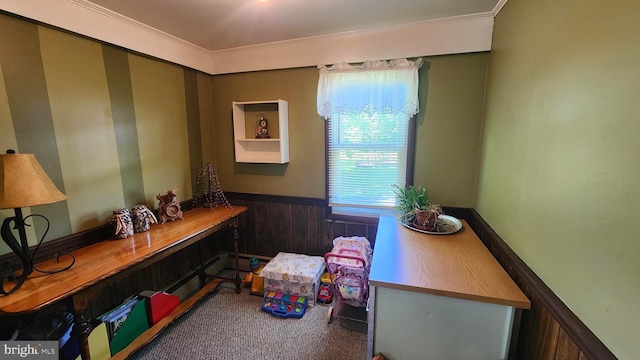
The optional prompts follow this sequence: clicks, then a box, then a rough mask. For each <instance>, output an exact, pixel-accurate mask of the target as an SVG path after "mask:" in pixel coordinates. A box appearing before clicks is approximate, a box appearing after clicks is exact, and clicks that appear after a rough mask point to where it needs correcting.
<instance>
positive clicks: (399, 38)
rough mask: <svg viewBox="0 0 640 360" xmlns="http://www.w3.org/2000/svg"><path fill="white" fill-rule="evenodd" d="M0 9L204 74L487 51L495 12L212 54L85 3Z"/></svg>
mask: <svg viewBox="0 0 640 360" xmlns="http://www.w3.org/2000/svg"><path fill="white" fill-rule="evenodd" d="M505 2H506V0H500V2H499V4H500V3H502V5H504V3H505ZM0 9H2V10H5V11H7V12H10V13H14V14H17V15H20V16H24V17H26V18H30V19H33V20H36V21H39V22H42V23H45V24H49V25H52V26H55V27H59V28H62V29H65V30H68V31H71V32H75V33H78V34H82V35H84V36H88V37H90V38H94V39H97V40H100V41H104V42H107V43H111V44H114V45H117V46H121V47H124V48H127V49H130V50H132V51H134V52H139V53H142V54H146V55H150V56H153V57H157V58H159V59H163V60H167V61H170V62H173V63H177V64H180V65H184V66H187V67H190V68H193V69H196V70H200V71H202V72H205V73H208V74H226V73H236V72H246V71H257V70H269V69H283V68H294V67H302V66H315V65H318V64H333V63H336V62H343V61H344V62H360V61H365V60H371V59H393V58H403V57H407V58H410V57H418V56H430V55H443V54H455V53H466V52H477V51H488V50H490V49H491V38H492V33H493V17H494V15H495V12H496V11H499V9H498V5H497V6H496V9H497V10H496V9H494V11H493V12H487V13H479V14H472V15H466V16H459V17H451V18H445V19H436V20H428V21H421V22H414V23H409V24H403V25H397V26H388V27H382V28H377V29H373V30H367V31H352V32H344V33H339V34H332V35H325V36H317V37H309V38H302V39H295V40H288V41H280V42H274V43H269V44H261V45H255V46H246V47H241V48H235V49H228V50H220V51H214V52H210V51H208V50H206V49H203V48H201V47H199V46H196V45H194V44H191V43H189V42H187V41H184V40H182V39H179V38H177V37H175V36H173V35H170V34H167V33H165V32H162V31H160V30H158V29H155V28H152V27H150V26H148V25H145V24H142V23H140V22H138V21H136V20H133V19H131V18H128V17H126V16H123V15H121V14H118V13H115V12H113V11H111V10H108V9H106V8H103V7H101V6H98V5H96V4H94V3H91V2H89V1H87V0H0Z"/></svg>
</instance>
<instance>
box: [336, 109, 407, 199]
mask: <svg viewBox="0 0 640 360" xmlns="http://www.w3.org/2000/svg"><path fill="white" fill-rule="evenodd" d="M328 125H329V139H328V140H329V159H328V164H329V206H338V207H370V208H388V207H393V206H394V205H395V196H394V194H393V192H392V187H391V185H392V184H394V183H401V184H404V183H405V180H406V179H405V174H406V159H407V138H408V137H407V132H408V119H406V115H405V114H399V115H369V114H365V113H361V114H358V115H338V116H334V117H332V118H331V119H330V120H329V124H328Z"/></svg>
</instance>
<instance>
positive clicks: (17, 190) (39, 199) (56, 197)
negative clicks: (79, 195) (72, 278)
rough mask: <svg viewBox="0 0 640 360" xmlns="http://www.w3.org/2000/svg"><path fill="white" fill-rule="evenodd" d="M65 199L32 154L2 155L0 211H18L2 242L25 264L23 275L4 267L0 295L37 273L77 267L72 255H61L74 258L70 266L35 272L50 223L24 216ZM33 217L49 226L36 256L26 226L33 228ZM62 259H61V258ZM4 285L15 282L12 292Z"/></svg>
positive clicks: (7, 224)
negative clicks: (24, 211) (25, 211)
mask: <svg viewBox="0 0 640 360" xmlns="http://www.w3.org/2000/svg"><path fill="white" fill-rule="evenodd" d="M66 198H67V197H66V196H65V195H64V194H63V193H61V192H60V190H58V188H57V187H56V186H55V185H54V183H53V181H51V179H49V177H48V176H47V174H46V173H45V172H44V170H43V169H42V167H41V166H40V164H39V163H38V161H37V160H36V158H35V156H34V155H33V154H16V153H15V151H13V150H7V154H0V209H14V210H15V216H14V217H10V218H6V219H5V220H4V222H3V223H2V228H0V235H2V240H4V242H5V243H6V244H7V245H8V246H9V248H10V249H11V250H12V251H13V252H14V253H15V254H16V256H17V257H18V258H19V260H20V261H21V262H22V272H21V273H19V274H17V273H16V271H15V269H14V268H13V267H12V266H11V264H10V263H9V262H4V263H3V264H2V269H1V273H0V276H1V278H2V282H1V283H0V294H3V295H9V294H11V293H13V292H15V291H16V290H18V289H19V288H20V286H22V284H23V283H24V281H25V280H26V279H27V277H28V276H29V274H31V273H33V271H34V270H35V271H38V272H41V273H47V274H51V273H56V272H60V271H64V270H67V269H69V268H70V267H71V266H72V265H73V264H74V263H75V258H74V257H73V255H71V254H62V255H68V256H71V264H70V265H68V266H65V267H64V268H61V269H56V270H40V269H37V268H35V267H34V264H33V259H34V257H35V254H36V251H37V250H38V247H39V246H40V244H41V243H42V240H43V239H44V237H45V235H46V234H47V231H48V230H49V220H47V218H45V217H44V216H42V215H38V214H32V215H29V216H27V217H26V218H25V217H23V216H22V208H23V207H27V206H36V205H44V204H51V203H55V202H58V201H62V200H65V199H66ZM32 216H37V217H40V218H42V219H44V220H45V221H46V223H47V228H46V230H45V232H44V234H43V235H42V238H41V239H40V241H39V242H38V245H37V246H36V248H35V250H34V252H33V254H31V253H30V251H29V243H28V242H27V233H26V231H25V226H30V225H27V224H25V220H27V219H28V218H29V217H32ZM12 224H13V228H12ZM12 229H13V230H17V231H18V236H19V238H20V242H18V240H16V238H15V236H14V234H13V231H12ZM62 255H59V256H58V258H60V256H62ZM5 282H7V283H12V282H13V283H14V284H13V286H12V287H11V289H9V290H5Z"/></svg>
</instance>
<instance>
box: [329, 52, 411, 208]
mask: <svg viewBox="0 0 640 360" xmlns="http://www.w3.org/2000/svg"><path fill="white" fill-rule="evenodd" d="M421 64H422V61H421V59H419V60H418V61H416V62H411V61H408V60H405V59H402V60H393V61H390V62H384V61H378V62H366V63H364V64H363V65H362V66H358V67H354V66H351V65H348V64H337V65H334V66H332V67H331V68H326V67H320V80H319V82H318V113H319V114H320V115H322V116H324V117H325V118H326V119H327V121H328V124H327V155H328V159H327V166H328V171H327V174H328V178H327V181H328V186H327V196H328V200H329V206H331V207H332V210H333V212H334V213H336V212H337V213H353V212H354V210H355V209H358V212H359V214H358V215H366V212H367V210H364V211H365V213H362V211H363V209H368V211H369V212H371V215H372V216H375V215H377V213H378V212H379V209H391V208H393V207H394V206H395V195H394V193H393V188H392V186H391V185H392V184H394V183H399V184H405V183H406V182H407V155H408V154H409V150H408V149H412V148H413V146H410V142H409V140H413V139H412V137H411V135H412V134H413V132H410V131H409V130H410V123H413V122H410V121H409V120H410V118H411V117H413V115H415V113H417V111H418V110H417V109H418V99H417V88H418V74H417V70H418V68H419V67H420V65H421ZM409 155H412V154H409ZM376 209H378V211H375V210H376Z"/></svg>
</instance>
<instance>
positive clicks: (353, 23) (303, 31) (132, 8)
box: [91, 0, 505, 51]
mask: <svg viewBox="0 0 640 360" xmlns="http://www.w3.org/2000/svg"><path fill="white" fill-rule="evenodd" d="M91 2H93V3H94V4H97V5H99V6H101V7H104V8H106V9H108V10H111V11H114V12H116V13H118V14H120V15H124V16H126V17H128V18H131V19H133V20H135V21H137V22H140V23H142V24H145V25H148V26H150V27H153V28H155V29H158V30H161V31H162V32H165V33H168V34H170V35H173V36H175V37H177V38H180V39H182V40H185V41H187V42H189V43H191V44H194V45H197V46H199V47H201V48H204V49H206V50H208V51H218V50H226V49H233V48H239V47H244V46H250V45H259V44H265V43H273V42H279V41H286V40H294V39H301V38H309V37H317V36H323V35H330V34H337V33H345V32H352V31H362V30H372V29H376V28H381V27H389V26H395V25H401V24H409V23H414V22H421V21H425V20H433V19H441V18H452V17H461V16H466V15H471V14H482V13H491V12H493V13H494V14H495V12H496V8H497V7H499V6H501V5H500V4H504V2H505V1H504V0H323V1H313V0H91ZM498 10H499V9H498Z"/></svg>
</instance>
